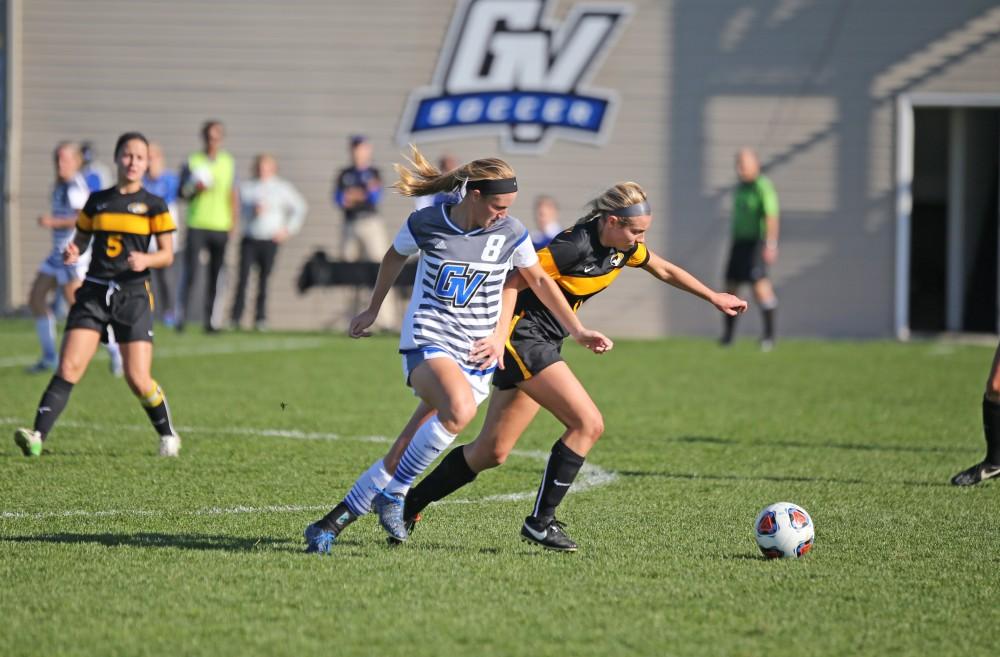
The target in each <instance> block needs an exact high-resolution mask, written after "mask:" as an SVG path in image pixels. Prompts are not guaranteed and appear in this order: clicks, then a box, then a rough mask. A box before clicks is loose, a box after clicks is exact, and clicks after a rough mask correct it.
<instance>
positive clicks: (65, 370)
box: [56, 353, 87, 383]
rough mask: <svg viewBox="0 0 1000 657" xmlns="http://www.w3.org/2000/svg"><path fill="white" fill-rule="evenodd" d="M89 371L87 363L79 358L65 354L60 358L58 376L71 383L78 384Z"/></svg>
mask: <svg viewBox="0 0 1000 657" xmlns="http://www.w3.org/2000/svg"><path fill="white" fill-rule="evenodd" d="M86 369H87V361H85V360H84V359H83V358H81V357H79V356H75V355H73V354H66V353H64V354H63V355H62V356H61V357H60V358H59V367H58V368H56V374H57V375H58V376H59V377H60V378H62V379H65V380H66V381H69V382H70V383H78V382H79V381H80V379H81V378H83V373H84V371H85V370H86Z"/></svg>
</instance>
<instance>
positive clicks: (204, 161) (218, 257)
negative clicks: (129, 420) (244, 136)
mask: <svg viewBox="0 0 1000 657" xmlns="http://www.w3.org/2000/svg"><path fill="white" fill-rule="evenodd" d="M201 137H202V141H203V144H204V146H203V148H202V150H201V151H198V152H197V153H193V154H191V156H190V157H189V158H188V159H187V162H186V163H185V164H184V168H183V170H182V172H181V184H180V195H181V198H183V199H186V200H187V202H188V209H187V222H186V223H187V237H186V238H185V248H184V258H183V266H184V269H183V273H182V275H181V285H180V291H179V297H180V298H179V303H178V307H179V310H180V317H179V318H178V321H177V330H178V331H183V330H184V323H185V321H186V320H187V314H188V305H189V304H188V301H189V299H190V296H191V288H192V287H193V286H194V282H195V280H196V279H197V271H198V269H197V267H198V258H199V256H200V254H201V252H202V251H203V250H204V251H207V252H208V271H207V272H206V274H207V278H206V280H205V305H204V316H203V323H204V327H205V332H206V333H215V332H216V331H217V330H218V329H217V328H216V327H215V325H214V324H213V323H212V313H213V310H214V308H215V296H216V292H217V290H218V284H219V274H220V273H221V272H222V266H223V264H224V263H225V255H226V244H227V243H228V241H229V235H230V234H231V233H233V232H235V230H236V228H237V226H238V225H239V197H238V193H237V188H236V184H235V183H236V168H235V162H234V160H233V156H232V155H230V154H229V153H227V152H226V151H225V150H223V149H222V141H223V137H224V131H223V127H222V122H221V121H214V120H210V121H206V122H205V124H204V125H203V126H202V129H201Z"/></svg>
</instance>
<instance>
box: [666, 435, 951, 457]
mask: <svg viewBox="0 0 1000 657" xmlns="http://www.w3.org/2000/svg"><path fill="white" fill-rule="evenodd" d="M665 440H666V441H668V442H675V443H701V444H706V445H739V446H744V447H787V448H790V449H842V450H847V451H857V452H902V453H917V454H966V453H968V452H969V448H968V447H960V446H941V447H937V446H935V447H926V446H920V445H879V444H877V443H820V442H806V441H797V440H767V441H760V440H737V439H734V438H720V437H719V436H676V437H669V438H665Z"/></svg>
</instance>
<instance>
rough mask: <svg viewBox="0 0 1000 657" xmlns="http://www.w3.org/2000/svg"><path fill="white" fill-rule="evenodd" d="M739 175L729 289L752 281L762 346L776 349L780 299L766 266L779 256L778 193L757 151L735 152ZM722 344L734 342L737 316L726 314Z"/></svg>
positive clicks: (730, 291)
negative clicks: (762, 168) (760, 315)
mask: <svg viewBox="0 0 1000 657" xmlns="http://www.w3.org/2000/svg"><path fill="white" fill-rule="evenodd" d="M736 174H737V175H738V176H739V179H740V182H739V184H738V185H737V186H736V189H735V191H734V193H733V225H732V237H733V244H732V250H731V251H730V253H729V264H728V266H727V267H726V292H728V293H730V294H737V292H738V291H739V287H740V284H742V283H750V284H751V285H752V286H753V294H754V297H755V298H756V299H757V303H758V304H760V308H761V310H762V311H763V314H764V335H763V337H762V338H761V342H760V348H761V349H762V350H763V351H770V350H771V349H773V348H774V314H775V311H776V310H777V308H778V298H777V297H776V296H775V295H774V287H773V286H772V285H771V281H770V279H769V278H768V275H767V268H768V266H770V265H773V264H774V263H775V262H776V261H777V259H778V194H777V193H776V192H775V191H774V185H772V184H771V181H770V180H768V179H767V178H766V177H765V176H763V175H761V173H760V162H759V161H758V160H757V154H756V153H754V152H753V151H752V150H750V149H749V148H741V149H740V150H739V151H738V152H737V153H736ZM725 321H726V323H725V328H724V331H723V334H722V340H721V343H722V345H723V346H728V345H730V344H731V343H732V341H733V333H734V332H735V329H736V317H726V320H725Z"/></svg>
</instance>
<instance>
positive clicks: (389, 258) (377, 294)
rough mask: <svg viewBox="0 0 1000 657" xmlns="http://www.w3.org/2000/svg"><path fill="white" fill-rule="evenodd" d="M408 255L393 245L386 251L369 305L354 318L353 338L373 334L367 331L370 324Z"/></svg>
mask: <svg viewBox="0 0 1000 657" xmlns="http://www.w3.org/2000/svg"><path fill="white" fill-rule="evenodd" d="M406 258H407V256H405V255H403V254H402V253H400V252H399V251H397V250H396V249H394V248H393V247H391V246H390V247H389V250H388V251H386V252H385V256H383V257H382V264H380V265H379V268H378V276H377V277H376V278H375V289H373V290H372V297H371V301H369V302H368V307H367V308H366V309H364V310H363V311H361V312H360V313H358V314H357V315H356V316H355V317H354V318H353V319H352V320H351V326H350V328H349V329H348V332H347V334H348V335H350V336H351V337H352V338H367V337H369V336H370V335H371V332H370V331H367V330H365V329H367V328H368V327H369V326H371V325H372V324H374V323H375V320H376V319H377V318H378V311H379V310H380V309H381V308H382V302H383V301H385V296H386V295H387V294H389V290H390V288H392V284H393V283H395V282H396V279H397V278H399V272H401V271H403V265H405V264H406Z"/></svg>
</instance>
